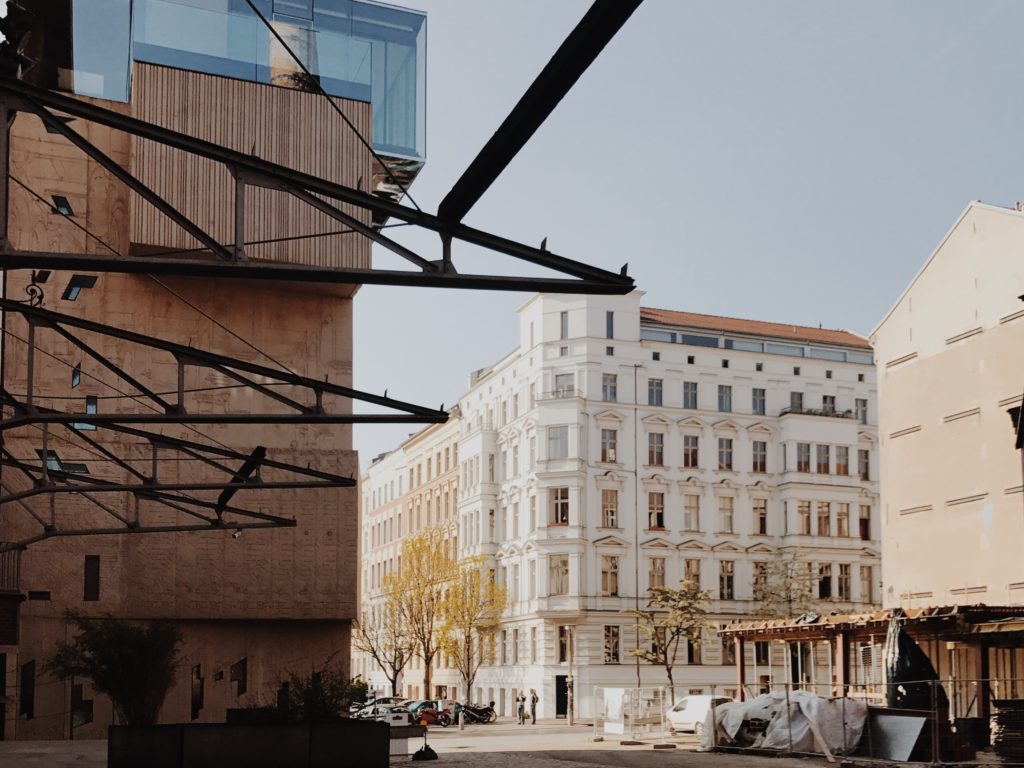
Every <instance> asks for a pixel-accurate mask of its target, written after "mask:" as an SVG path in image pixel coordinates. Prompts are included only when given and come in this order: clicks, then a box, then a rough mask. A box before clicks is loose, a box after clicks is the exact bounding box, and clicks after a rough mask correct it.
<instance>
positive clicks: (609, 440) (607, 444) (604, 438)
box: [601, 429, 619, 464]
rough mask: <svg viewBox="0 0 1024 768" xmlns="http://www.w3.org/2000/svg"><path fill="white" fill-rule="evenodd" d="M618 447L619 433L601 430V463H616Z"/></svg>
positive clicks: (611, 430) (613, 430)
mask: <svg viewBox="0 0 1024 768" xmlns="http://www.w3.org/2000/svg"><path fill="white" fill-rule="evenodd" d="M618 445H619V431H618V430H617V429H602V430H601V461H602V462H604V463H605V464H613V463H615V462H616V461H618V458H617V455H618V454H617V451H616V449H617V448H618Z"/></svg>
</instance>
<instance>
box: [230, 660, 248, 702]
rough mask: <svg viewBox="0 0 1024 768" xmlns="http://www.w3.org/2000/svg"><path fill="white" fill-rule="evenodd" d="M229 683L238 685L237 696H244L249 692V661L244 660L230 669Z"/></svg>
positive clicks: (237, 662)
mask: <svg viewBox="0 0 1024 768" xmlns="http://www.w3.org/2000/svg"><path fill="white" fill-rule="evenodd" d="M228 681H229V682H232V683H237V684H238V686H237V688H236V689H235V695H236V696H242V695H244V694H245V692H246V691H248V690H249V659H248V658H242V659H239V660H238V661H236V662H235V663H234V664H232V665H231V666H230V667H229V668H228Z"/></svg>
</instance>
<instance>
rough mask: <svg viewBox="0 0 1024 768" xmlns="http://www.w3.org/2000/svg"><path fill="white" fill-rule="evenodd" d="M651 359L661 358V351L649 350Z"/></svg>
mask: <svg viewBox="0 0 1024 768" xmlns="http://www.w3.org/2000/svg"><path fill="white" fill-rule="evenodd" d="M651 360H661V352H651Z"/></svg>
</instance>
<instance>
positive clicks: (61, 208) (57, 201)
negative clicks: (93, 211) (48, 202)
mask: <svg viewBox="0 0 1024 768" xmlns="http://www.w3.org/2000/svg"><path fill="white" fill-rule="evenodd" d="M50 197H51V198H52V199H53V212H54V213H57V214H60V215H61V216H68V217H71V216H74V215H75V210H74V209H73V208H72V207H71V202H70V201H69V200H68V199H67V198H66V197H64V195H50Z"/></svg>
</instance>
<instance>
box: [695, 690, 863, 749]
mask: <svg viewBox="0 0 1024 768" xmlns="http://www.w3.org/2000/svg"><path fill="white" fill-rule="evenodd" d="M788 700H789V706H788V707H787V706H786V701H787V696H786V693H785V692H784V691H783V692H774V693H766V694H763V695H761V696H758V697H757V698H756V699H751V700H750V701H743V702H734V703H731V704H722V705H720V706H719V707H718V708H717V709H715V710H712V711H710V712H708V717H707V721H706V722H705V724H704V732H703V733H702V734H701V744H700V746H701V748H702V749H711V748H712V747H713V746H714V745H715V744H722V745H728V744H733V743H734V742H735V740H736V736H737V734H738V733H739V732H740V728H741V727H742V725H743V723H744V722H745V721H748V720H752V719H756V720H767V721H768V727H767V728H766V729H765V731H764V733H763V735H759V736H757V737H756V738H755V739H754V740H753V743H749V741H748V742H746V743H743V744H741V745H740V746H746V747H757V748H761V749H778V750H785V751H793V752H814V753H818V754H824V755H835V754H849V753H850V752H853V751H854V750H855V749H856V748H857V744H859V743H860V737H861V734H862V733H863V732H864V724H865V721H866V720H867V713H868V708H867V705H866V704H865V703H864V702H862V701H858V700H856V699H846V698H836V699H826V698H824V697H822V696H816V695H815V694H813V693H810V692H808V691H792V692H790V694H789V697H788Z"/></svg>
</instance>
